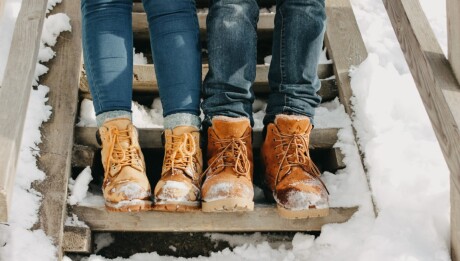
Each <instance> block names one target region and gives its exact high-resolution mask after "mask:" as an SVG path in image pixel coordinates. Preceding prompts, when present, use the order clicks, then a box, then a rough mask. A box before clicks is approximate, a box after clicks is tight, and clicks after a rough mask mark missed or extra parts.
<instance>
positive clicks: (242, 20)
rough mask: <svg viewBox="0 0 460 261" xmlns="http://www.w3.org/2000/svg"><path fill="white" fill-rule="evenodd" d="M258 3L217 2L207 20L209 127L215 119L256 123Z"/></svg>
mask: <svg viewBox="0 0 460 261" xmlns="http://www.w3.org/2000/svg"><path fill="white" fill-rule="evenodd" d="M258 16H259V7H258V5H257V1H256V0H225V1H223V0H213V1H211V6H210V8H209V14H208V17H207V21H206V24H207V31H208V42H207V43H208V46H207V48H208V54H209V72H208V74H207V75H206V78H205V80H204V83H203V96H204V97H203V98H204V100H203V103H202V105H201V106H202V109H203V112H204V114H205V121H204V122H203V123H204V125H205V127H206V126H210V125H211V119H212V118H213V117H214V116H228V117H246V118H249V119H250V120H251V124H253V120H252V102H253V101H254V94H253V91H252V88H251V86H252V84H253V82H254V79H255V75H256V58H257V57H256V55H257V21H258Z"/></svg>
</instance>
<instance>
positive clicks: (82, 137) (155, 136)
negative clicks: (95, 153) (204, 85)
mask: <svg viewBox="0 0 460 261" xmlns="http://www.w3.org/2000/svg"><path fill="white" fill-rule="evenodd" d="M96 129H97V128H96V127H75V132H74V137H75V144H78V145H83V146H89V147H93V148H100V145H99V144H98V143H97V140H96V135H95V134H96ZM338 131H339V129H336V128H330V129H313V130H312V132H311V134H310V149H330V148H332V147H333V146H334V144H335V143H336V142H337V133H338ZM138 132H139V144H140V145H141V147H142V148H143V149H159V148H163V145H162V141H161V135H162V132H163V129H161V128H156V129H153V128H152V129H138ZM261 145H262V131H261V130H254V132H253V148H254V149H258V148H260V146H261Z"/></svg>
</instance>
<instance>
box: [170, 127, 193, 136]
mask: <svg viewBox="0 0 460 261" xmlns="http://www.w3.org/2000/svg"><path fill="white" fill-rule="evenodd" d="M197 131H199V129H198V128H197V127H195V126H177V127H175V128H174V129H172V134H173V135H182V134H184V133H192V132H197Z"/></svg>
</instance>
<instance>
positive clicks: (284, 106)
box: [264, 0, 326, 125]
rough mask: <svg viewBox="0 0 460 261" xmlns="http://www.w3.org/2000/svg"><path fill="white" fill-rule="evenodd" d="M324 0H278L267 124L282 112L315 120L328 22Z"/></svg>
mask: <svg viewBox="0 0 460 261" xmlns="http://www.w3.org/2000/svg"><path fill="white" fill-rule="evenodd" d="M324 4H325V3H324V0H278V1H277V5H276V15H275V31H274V34H273V48H272V61H271V64H270V71H269V75H268V80H269V84H270V90H271V92H270V96H269V100H268V104H267V113H266V116H265V118H264V123H265V125H266V124H268V123H270V122H273V120H274V119H275V116H276V115H278V114H281V113H284V114H294V115H304V116H308V117H310V119H311V120H313V117H314V114H315V108H316V107H317V106H318V104H319V103H320V102H321V97H320V96H319V95H318V94H316V92H317V91H318V90H319V88H320V85H321V82H320V80H319V79H318V75H317V68H318V62H319V56H320V54H321V49H322V46H323V38H324V32H325V26H326V13H325V6H324Z"/></svg>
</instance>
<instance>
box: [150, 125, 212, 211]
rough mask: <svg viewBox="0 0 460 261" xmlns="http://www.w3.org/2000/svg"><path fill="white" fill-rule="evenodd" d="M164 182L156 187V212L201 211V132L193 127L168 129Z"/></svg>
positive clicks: (166, 131)
mask: <svg viewBox="0 0 460 261" xmlns="http://www.w3.org/2000/svg"><path fill="white" fill-rule="evenodd" d="M164 135H165V156H164V160H163V169H162V172H161V179H160V181H159V182H158V183H157V185H156V186H155V192H154V194H155V207H154V208H155V210H162V211H189V210H194V209H199V208H200V203H201V202H200V185H201V174H202V170H203V156H202V153H201V148H200V131H199V129H198V128H196V127H194V126H179V127H176V128H174V129H173V130H170V129H167V130H165V133H164Z"/></svg>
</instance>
